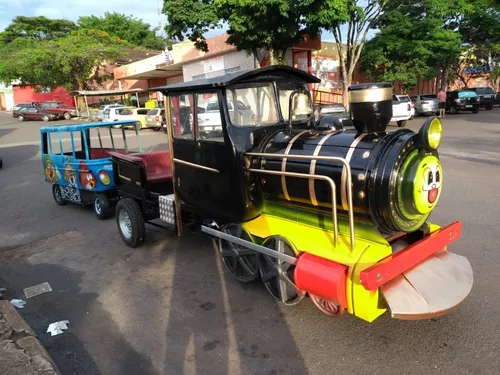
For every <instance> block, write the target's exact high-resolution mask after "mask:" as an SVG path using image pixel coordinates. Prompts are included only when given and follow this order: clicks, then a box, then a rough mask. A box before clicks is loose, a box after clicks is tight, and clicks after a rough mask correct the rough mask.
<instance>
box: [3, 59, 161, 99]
mask: <svg viewBox="0 0 500 375" xmlns="http://www.w3.org/2000/svg"><path fill="white" fill-rule="evenodd" d="M157 53H158V51H151V50H149V51H148V50H146V51H144V50H130V51H129V53H128V54H127V56H125V57H124V58H122V59H119V60H118V61H117V62H116V64H107V63H106V62H103V64H102V66H101V68H100V71H101V73H102V74H103V75H105V74H111V73H113V69H115V68H116V67H119V66H122V65H125V64H130V63H132V62H134V61H138V60H142V59H144V58H145V57H149V56H151V55H156V54H157ZM118 86H120V89H123V90H125V89H126V90H128V89H136V88H142V89H147V82H144V81H142V80H133V79H132V80H128V81H126V82H123V84H122V83H119V82H117V81H116V80H114V79H110V80H108V81H106V82H104V83H102V84H101V85H100V87H98V88H96V89H104V90H116V89H118V88H119V87H118ZM122 86H123V87H122ZM11 90H12V94H13V99H12V100H13V104H18V103H26V102H44V101H60V102H63V103H64V104H66V105H69V106H72V107H73V106H75V101H74V98H73V97H71V96H69V95H68V94H69V91H68V90H65V89H64V88H62V87H56V88H55V89H51V88H48V87H36V88H34V87H31V86H24V87H23V86H21V85H20V84H19V82H12V89H11ZM0 92H1V87H0ZM0 95H1V94H0ZM0 100H1V98H0ZM97 101H99V98H97V97H95V98H91V99H90V102H91V103H93V102H97ZM1 103H2V102H1V101H0V109H1ZM11 109H12V108H11Z"/></svg>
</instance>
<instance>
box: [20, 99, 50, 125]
mask: <svg viewBox="0 0 500 375" xmlns="http://www.w3.org/2000/svg"><path fill="white" fill-rule="evenodd" d="M12 117H15V118H17V119H18V120H19V121H24V120H43V121H51V120H56V119H57V115H55V114H53V113H49V112H47V111H46V110H45V109H43V108H40V107H38V106H37V105H34V104H29V103H25V104H16V106H15V107H14V109H13V111H12Z"/></svg>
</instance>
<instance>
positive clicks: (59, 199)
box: [52, 184, 66, 206]
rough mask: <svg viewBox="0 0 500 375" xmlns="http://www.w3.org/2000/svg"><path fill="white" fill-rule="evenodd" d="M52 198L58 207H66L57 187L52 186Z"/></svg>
mask: <svg viewBox="0 0 500 375" xmlns="http://www.w3.org/2000/svg"><path fill="white" fill-rule="evenodd" d="M52 196H53V197H54V200H55V201H56V203H57V204H58V205H59V206H64V205H66V201H65V200H64V198H63V197H62V195H61V189H60V187H59V185H55V184H54V185H52Z"/></svg>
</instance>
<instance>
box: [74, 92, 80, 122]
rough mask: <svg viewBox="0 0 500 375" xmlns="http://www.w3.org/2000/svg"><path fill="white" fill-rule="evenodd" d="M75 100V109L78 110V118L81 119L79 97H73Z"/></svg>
mask: <svg viewBox="0 0 500 375" xmlns="http://www.w3.org/2000/svg"><path fill="white" fill-rule="evenodd" d="M73 99H74V100H75V108H76V117H80V111H79V110H78V96H73Z"/></svg>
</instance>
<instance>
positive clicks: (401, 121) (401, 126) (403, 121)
mask: <svg viewBox="0 0 500 375" xmlns="http://www.w3.org/2000/svg"><path fill="white" fill-rule="evenodd" d="M397 124H398V127H400V128H404V127H405V125H406V120H399V121H398V122H397Z"/></svg>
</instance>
